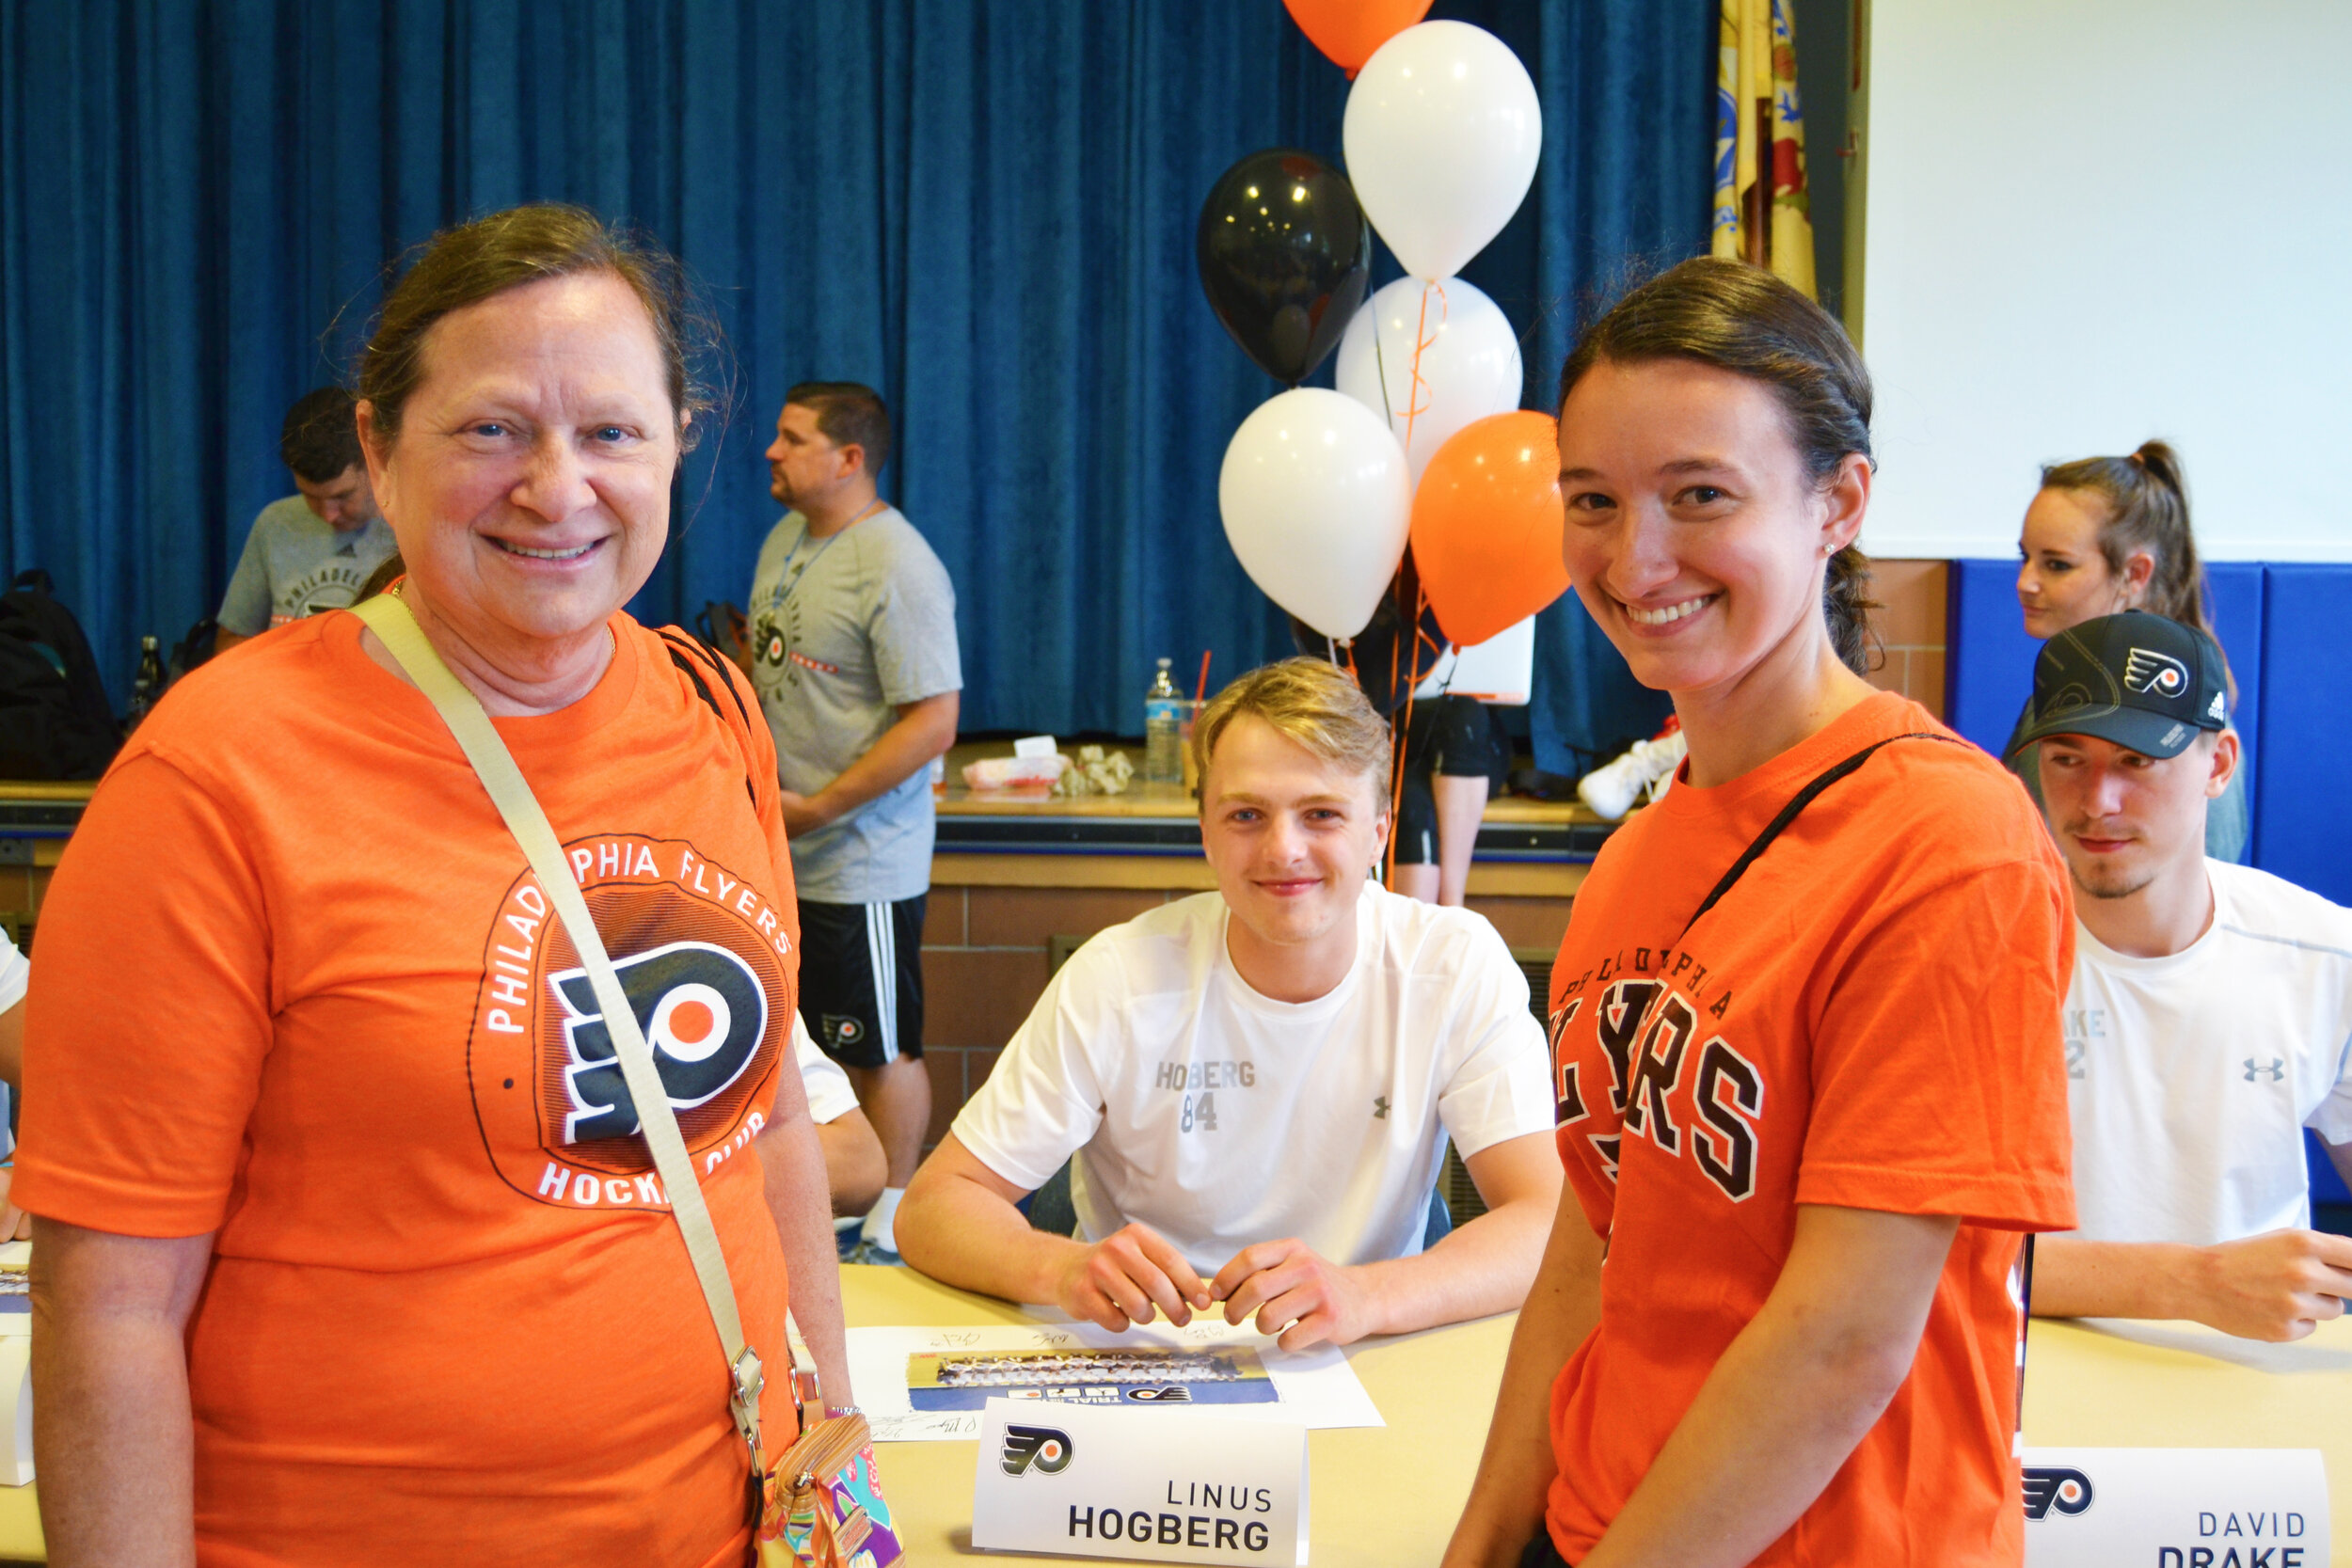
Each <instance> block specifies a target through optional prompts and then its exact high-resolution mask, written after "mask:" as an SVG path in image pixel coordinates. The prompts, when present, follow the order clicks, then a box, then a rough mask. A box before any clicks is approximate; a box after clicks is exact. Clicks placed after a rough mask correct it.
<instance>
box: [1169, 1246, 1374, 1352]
mask: <svg viewBox="0 0 2352 1568" xmlns="http://www.w3.org/2000/svg"><path fill="white" fill-rule="evenodd" d="M1209 1293H1210V1294H1211V1295H1212V1296H1214V1297H1216V1299H1217V1300H1218V1301H1221V1302H1223V1303H1224V1304H1225V1321H1226V1322H1227V1323H1234V1324H1239V1323H1244V1322H1246V1321H1248V1319H1249V1318H1250V1317H1251V1316H1252V1315H1253V1314H1254V1315H1255V1316H1256V1318H1257V1320H1258V1332H1259V1333H1261V1334H1271V1335H1275V1336H1277V1337H1278V1338H1277V1340H1276V1342H1277V1343H1279V1345H1280V1346H1281V1347H1282V1348H1283V1349H1284V1350H1307V1349H1310V1348H1311V1347H1312V1346H1315V1345H1351V1344H1354V1343H1355V1342H1356V1341H1357V1340H1359V1339H1360V1338H1363V1337H1364V1336H1365V1335H1367V1334H1376V1333H1378V1332H1379V1331H1380V1325H1381V1314H1380V1307H1379V1301H1378V1299H1377V1296H1376V1293H1375V1291H1374V1290H1373V1288H1372V1285H1371V1282H1370V1281H1369V1280H1368V1279H1367V1278H1366V1277H1365V1275H1364V1273H1363V1271H1362V1270H1360V1269H1356V1268H1349V1267H1346V1266H1344V1265H1343V1264H1339V1263H1334V1262H1332V1261H1331V1260H1330V1259H1327V1258H1326V1257H1324V1256H1323V1255H1322V1254H1320V1253H1318V1252H1316V1251H1315V1249H1314V1248H1312V1247H1311V1246H1309V1245H1308V1244H1307V1243H1304V1242H1302V1241H1299V1240H1297V1239H1296V1238H1295V1237H1289V1238H1285V1239H1284V1240H1282V1241H1279V1242H1260V1243H1257V1244H1256V1245H1254V1246H1246V1247H1244V1248H1242V1249H1241V1251H1239V1252H1237V1253H1235V1254H1234V1255H1233V1259H1232V1262H1230V1263H1227V1264H1226V1265H1225V1267H1223V1268H1222V1269H1219V1270H1218V1271H1217V1275H1216V1278H1215V1279H1214V1280H1212V1281H1210V1283H1209Z"/></svg>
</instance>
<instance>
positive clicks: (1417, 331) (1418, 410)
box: [1375, 283, 1451, 452]
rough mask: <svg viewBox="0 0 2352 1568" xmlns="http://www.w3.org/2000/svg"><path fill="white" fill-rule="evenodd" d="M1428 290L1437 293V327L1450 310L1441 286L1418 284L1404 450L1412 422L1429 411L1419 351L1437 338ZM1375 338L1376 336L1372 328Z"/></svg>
mask: <svg viewBox="0 0 2352 1568" xmlns="http://www.w3.org/2000/svg"><path fill="white" fill-rule="evenodd" d="M1432 293H1435V294H1436V295H1437V296H1438V327H1439V329H1440V330H1442V329H1443V328H1444V326H1445V321H1446V316H1447V315H1448V314H1449V313H1451V312H1450V308H1449V307H1448V305H1447V304H1446V297H1445V285H1444V284H1442V283H1423V284H1422V286H1421V319H1420V320H1419V321H1417V322H1416V323H1414V325H1413V372H1412V379H1411V381H1409V382H1408V383H1407V384H1406V398H1405V450H1406V451H1408V452H1409V451H1412V450H1413V421H1414V420H1417V419H1419V418H1420V417H1421V416H1422V415H1423V414H1426V413H1428V412H1429V401H1428V399H1427V397H1426V396H1425V394H1426V393H1428V392H1429V390H1430V386H1429V382H1428V379H1427V378H1426V377H1424V376H1423V375H1422V373H1421V351H1422V350H1423V349H1425V348H1429V347H1432V346H1434V345H1435V344H1436V343H1437V341H1438V340H1437V339H1436V338H1434V337H1432V336H1430V333H1429V296H1430V295H1431V294H1432ZM1376 338H1377V332H1376V331H1375V339H1376Z"/></svg>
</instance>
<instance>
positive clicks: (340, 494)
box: [213, 387, 398, 653]
mask: <svg viewBox="0 0 2352 1568" xmlns="http://www.w3.org/2000/svg"><path fill="white" fill-rule="evenodd" d="M278 455H279V456H280V457H282V458H284V459H285V460H286V467H289V468H291V469H293V470H294V489H295V490H296V491H297V492H298V493H297V494H295V495H292V496H288V497H286V498H285V499H282V500H275V501H272V502H270V503H269V505H267V506H265V507H263V508H262V514H261V515H260V516H258V517H256V518H254V519H253V528H252V531H250V532H248V533H247V534H246V537H245V553H244V554H243V555H241V556H239V557H238V558H237V569H236V572H235V573H234V575H232V576H231V577H230V579H229V592H228V594H227V595H226V596H225V597H223V598H222V600H221V603H220V615H219V621H220V631H219V633H218V634H217V636H216V638H215V641H214V644H213V649H214V652H215V653H227V652H228V651H229V650H230V648H233V647H235V646H236V645H237V644H238V643H240V642H242V641H245V640H246V638H249V637H258V636H260V635H261V634H262V633H263V632H265V631H267V630H269V629H270V628H271V627H272V626H283V625H285V624H286V623H287V622H288V621H299V620H301V619H302V618H303V617H304V616H306V615H313V614H316V613H317V612H318V611H320V610H340V609H342V607H343V606H345V605H347V604H349V603H351V602H352V601H353V600H354V599H356V598H358V596H359V590H360V588H361V587H363V586H364V585H365V584H366V582H367V580H368V577H369V575H370V574H371V573H373V571H374V570H375V569H376V567H377V566H379V565H381V564H382V563H383V562H385V561H386V560H387V559H388V558H389V556H390V555H391V554H392V552H393V550H394V549H396V548H397V547H398V546H396V545H395V544H394V543H393V540H392V530H391V525H389V523H387V522H385V521H384V518H383V515H382V514H380V513H378V512H377V511H376V509H375V494H374V492H373V490H371V489H370V488H369V487H368V468H367V464H366V463H364V462H363V461H361V459H360V455H359V432H358V425H357V424H356V422H355V420H354V419H353V415H352V400H351V394H350V393H349V392H346V391H344V390H343V389H342V388H341V387H321V388H316V389H315V390H312V391H309V392H305V393H304V394H303V395H302V396H301V397H300V398H298V399H296V400H295V402H294V407H292V408H291V409H289V410H287V412H286V422H285V425H284V427H283V428H282V429H281V430H280V431H279V432H278Z"/></svg>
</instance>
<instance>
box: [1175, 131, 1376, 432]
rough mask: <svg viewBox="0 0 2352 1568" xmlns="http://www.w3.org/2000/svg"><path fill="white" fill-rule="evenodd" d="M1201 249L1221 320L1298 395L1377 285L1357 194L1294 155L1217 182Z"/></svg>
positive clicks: (1266, 159)
mask: <svg viewBox="0 0 2352 1568" xmlns="http://www.w3.org/2000/svg"><path fill="white" fill-rule="evenodd" d="M1194 248H1195V251H1196V253H1197V255H1198V257H1199V260H1200V287H1201V288H1202V290H1204V291H1205V292H1206V293H1207V294H1208V296H1209V306H1210V308H1211V309H1214V310H1215V311H1216V319H1217V320H1218V321H1221V322H1223V323H1224V324H1225V330H1226V331H1228V332H1230V333H1232V335H1233V341H1235V342H1237V343H1239V344H1240V345H1241V346H1242V352H1243V353H1245V354H1247V355H1248V356H1249V357H1250V358H1252V359H1255V360H1256V361H1257V362H1258V365H1259V368H1260V369H1262V370H1263V371H1264V372H1266V374H1268V375H1270V376H1272V377H1274V379H1275V380H1277V381H1281V382H1286V383H1288V384H1289V385H1291V386H1293V387H1295V386H1297V385H1298V384H1299V383H1300V382H1302V381H1304V380H1306V379H1307V377H1308V376H1309V375H1311V374H1312V373H1313V372H1314V368H1315V367H1316V366H1317V365H1320V364H1322V363H1323V361H1324V360H1325V358H1327V356H1329V355H1330V353H1331V351H1332V350H1333V349H1335V348H1337V347H1339V346H1340V334H1341V333H1342V332H1344V331H1345V330H1346V329H1347V319H1348V318H1349V317H1350V316H1353V315H1354V314H1355V313H1356V310H1357V308H1358V307H1359V306H1360V305H1362V304H1363V302H1364V289H1365V286H1366V285H1367V284H1368V283H1369V282H1370V281H1371V278H1372V226H1371V225H1370V224H1369V223H1367V222H1365V221H1364V210H1363V209H1362V208H1361V207H1359V206H1358V205H1357V204H1356V191H1355V188H1354V187H1353V186H1351V185H1350V184H1348V182H1347V181H1346V178H1345V177H1344V176H1343V175H1342V174H1341V173H1340V171H1339V170H1337V169H1335V168H1333V167H1332V166H1330V165H1329V164H1327V163H1325V162H1324V161H1323V160H1322V159H1320V158H1318V157H1316V156H1315V155H1314V154H1313V153H1311V152H1299V151H1295V150H1292V149H1289V148H1281V147H1276V148H1269V149H1267V150H1265V151H1263V152H1252V153H1251V154H1249V156H1248V157H1247V158H1244V159H1243V160H1242V161H1241V162H1240V163H1237V164H1235V165H1234V166H1232V168H1229V169H1227V170H1226V171H1225V172H1224V174H1222V175H1221V176H1219V177H1218V179H1217V182H1216V185H1215V187H1213V188H1212V189H1211V190H1210V192H1209V199H1208V201H1207V203H1206V204H1205V205H1203V206H1202V207H1201V209H1200V231H1199V233H1198V235H1197V236H1196V238H1195V242H1194Z"/></svg>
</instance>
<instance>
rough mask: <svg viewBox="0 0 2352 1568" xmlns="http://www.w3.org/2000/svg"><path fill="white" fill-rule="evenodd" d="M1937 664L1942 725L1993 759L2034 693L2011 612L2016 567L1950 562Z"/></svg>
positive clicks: (2019, 623) (2030, 653) (2034, 644)
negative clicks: (1942, 648)
mask: <svg viewBox="0 0 2352 1568" xmlns="http://www.w3.org/2000/svg"><path fill="white" fill-rule="evenodd" d="M1948 581H1949V582H1950V585H1951V586H1950V594H1951V603H1950V610H1949V618H1948V622H1947V626H1948V629H1947V632H1946V634H1945V635H1946V639H1947V643H1948V646H1947V648H1946V650H1945V665H1944V671H1945V675H1944V682H1945V685H1944V721H1945V722H1946V723H1947V724H1949V725H1951V727H1952V728H1954V729H1956V730H1958V731H1959V732H1960V733H1961V734H1962V735H1964V736H1967V737H1968V738H1969V739H1971V740H1973V741H1975V742H1976V743H1977V744H1978V745H1979V746H1981V747H1983V748H1984V749H1985V750H1986V751H1988V752H1992V753H1993V754H1994V755H1995V756H1998V755H2000V752H2001V746H2002V743H2003V742H2005V741H2007V740H2008V739H2009V734H2010V730H2012V729H2014V728H2016V727H2017V715H2018V713H2019V711H2020V710H2021V709H2023V708H2024V707H2025V705H2026V697H2027V696H2029V695H2030V694H2031V693H2032V691H2033V657H2034V655H2036V654H2038V653H2040V652H2041V651H2042V644H2041V643H2040V642H2038V641H2035V640H2034V639H2032V638H2030V637H2027V636H2026V623H2025V618H2024V616H2023V615H2022V614H2021V613H2020V612H2019V610H2018V608H2017V562H2014V561H1955V562H1952V570H1951V576H1950V578H1949V579H1948Z"/></svg>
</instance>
